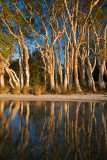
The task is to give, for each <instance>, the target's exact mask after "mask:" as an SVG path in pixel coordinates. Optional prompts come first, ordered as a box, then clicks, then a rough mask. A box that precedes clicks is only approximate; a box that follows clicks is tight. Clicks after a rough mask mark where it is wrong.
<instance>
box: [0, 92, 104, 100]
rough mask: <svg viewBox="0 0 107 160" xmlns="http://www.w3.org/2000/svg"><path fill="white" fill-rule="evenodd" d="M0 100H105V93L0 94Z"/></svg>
mask: <svg viewBox="0 0 107 160" xmlns="http://www.w3.org/2000/svg"><path fill="white" fill-rule="evenodd" d="M0 100H21V101H84V102H90V101H98V102H99V101H106V102H107V94H95V93H79V94H70V95H69V94H67V95H57V94H49V95H47V94H43V95H39V96H36V95H32V94H10V93H8V94H0Z"/></svg>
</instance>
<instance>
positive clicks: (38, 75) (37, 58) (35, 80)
mask: <svg viewBox="0 0 107 160" xmlns="http://www.w3.org/2000/svg"><path fill="white" fill-rule="evenodd" d="M29 67H30V73H31V75H30V76H31V85H35V84H43V83H44V68H43V67H44V63H43V60H42V57H41V53H40V52H39V51H35V52H33V54H32V56H31V57H30V59H29Z"/></svg>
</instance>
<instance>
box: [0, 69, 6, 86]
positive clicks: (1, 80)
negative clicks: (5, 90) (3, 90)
mask: <svg viewBox="0 0 107 160" xmlns="http://www.w3.org/2000/svg"><path fill="white" fill-rule="evenodd" d="M0 67H1V68H0V87H5V83H4V67H3V66H0Z"/></svg>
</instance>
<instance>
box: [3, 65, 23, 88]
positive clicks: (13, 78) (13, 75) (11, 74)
mask: <svg viewBox="0 0 107 160" xmlns="http://www.w3.org/2000/svg"><path fill="white" fill-rule="evenodd" d="M5 70H6V72H7V74H8V75H9V83H10V85H11V87H12V88H15V86H14V84H13V83H12V82H14V83H15V85H16V87H20V81H19V78H18V77H17V75H16V73H15V72H14V71H13V70H12V69H9V68H7V67H6V68H5Z"/></svg>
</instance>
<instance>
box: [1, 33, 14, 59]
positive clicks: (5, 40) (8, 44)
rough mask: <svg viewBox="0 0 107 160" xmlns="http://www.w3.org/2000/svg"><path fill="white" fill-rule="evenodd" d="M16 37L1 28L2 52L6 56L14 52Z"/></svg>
mask: <svg viewBox="0 0 107 160" xmlns="http://www.w3.org/2000/svg"><path fill="white" fill-rule="evenodd" d="M14 43H15V41H14V39H13V37H11V36H10V34H7V33H3V32H2V31H1V30H0V52H1V54H2V56H3V57H4V58H8V57H11V56H12V55H13V52H14Z"/></svg>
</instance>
